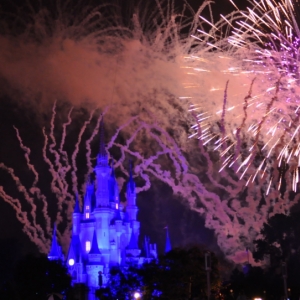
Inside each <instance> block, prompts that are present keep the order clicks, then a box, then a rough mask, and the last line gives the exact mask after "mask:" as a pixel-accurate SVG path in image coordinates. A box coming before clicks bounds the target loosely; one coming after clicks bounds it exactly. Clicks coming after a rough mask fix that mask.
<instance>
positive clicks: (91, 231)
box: [48, 121, 157, 300]
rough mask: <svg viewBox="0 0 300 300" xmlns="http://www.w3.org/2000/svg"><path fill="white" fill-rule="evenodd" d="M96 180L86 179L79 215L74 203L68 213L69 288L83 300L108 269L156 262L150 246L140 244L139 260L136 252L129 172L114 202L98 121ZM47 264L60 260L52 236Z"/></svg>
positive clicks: (114, 188)
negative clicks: (79, 290)
mask: <svg viewBox="0 0 300 300" xmlns="http://www.w3.org/2000/svg"><path fill="white" fill-rule="evenodd" d="M94 171H95V175H96V180H95V182H93V181H92V179H91V178H89V179H88V181H87V184H86V191H85V196H84V200H83V207H82V209H80V206H79V201H78V197H77V195H76V202H75V207H74V212H73V230H72V237H71V243H70V247H69V251H68V254H67V257H66V264H67V266H68V269H69V273H70V274H71V276H72V282H73V284H76V283H84V284H86V285H87V286H88V288H89V297H88V299H89V300H94V299H96V297H95V290H96V289H98V288H99V285H102V286H103V287H105V286H106V285H107V283H108V280H109V270H110V267H112V266H122V265H126V264H128V263H135V264H137V265H141V264H143V263H144V262H146V261H149V260H151V259H153V258H156V257H157V250H156V245H155V244H150V243H149V239H148V238H145V244H144V250H145V251H143V253H144V254H143V255H142V254H141V253H142V251H141V249H139V247H138V243H137V241H138V238H139V234H140V222H139V221H137V213H138V207H137V205H136V187H135V182H134V180H133V178H132V172H131V170H130V176H129V181H128V183H127V190H126V194H127V205H126V207H123V205H122V203H121V202H120V201H119V189H118V184H117V181H116V178H115V174H114V169H113V168H112V167H111V166H110V165H109V163H108V155H107V152H106V149H105V145H104V126H103V121H101V125H100V150H99V154H98V156H97V164H96V166H95V168H94ZM48 258H49V259H64V258H63V254H62V251H61V248H60V246H59V245H58V243H57V239H56V228H55V227H54V230H53V238H52V245H51V250H50V252H49V255H48Z"/></svg>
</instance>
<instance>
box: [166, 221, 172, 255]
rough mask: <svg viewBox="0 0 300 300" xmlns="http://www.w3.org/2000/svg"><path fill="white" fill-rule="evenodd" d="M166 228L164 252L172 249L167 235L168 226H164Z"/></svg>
mask: <svg viewBox="0 0 300 300" xmlns="http://www.w3.org/2000/svg"><path fill="white" fill-rule="evenodd" d="M165 229H166V244H165V253H168V252H169V251H171V250H172V245H171V240H170V236H169V228H168V226H167V227H165Z"/></svg>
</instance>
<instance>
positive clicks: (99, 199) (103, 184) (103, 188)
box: [94, 117, 111, 208]
mask: <svg viewBox="0 0 300 300" xmlns="http://www.w3.org/2000/svg"><path fill="white" fill-rule="evenodd" d="M94 170H95V173H96V178H97V188H96V208H98V207H109V188H108V179H109V176H110V174H111V168H110V166H109V164H108V155H107V152H106V149H105V144H104V124H103V117H102V120H101V122H100V149H99V154H98V156H97V165H96V167H95V169H94Z"/></svg>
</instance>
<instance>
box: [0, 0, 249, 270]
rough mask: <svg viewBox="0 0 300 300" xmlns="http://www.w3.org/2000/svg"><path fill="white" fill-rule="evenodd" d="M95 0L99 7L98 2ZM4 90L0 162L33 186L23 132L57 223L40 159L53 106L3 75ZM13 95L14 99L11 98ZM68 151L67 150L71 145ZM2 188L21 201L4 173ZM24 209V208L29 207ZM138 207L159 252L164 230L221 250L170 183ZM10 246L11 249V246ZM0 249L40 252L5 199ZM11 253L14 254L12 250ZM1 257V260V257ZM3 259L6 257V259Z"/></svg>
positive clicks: (177, 240)
mask: <svg viewBox="0 0 300 300" xmlns="http://www.w3.org/2000/svg"><path fill="white" fill-rule="evenodd" d="M22 2H23V1H22ZM94 2H95V3H97V1H94ZM120 2H122V9H123V10H124V12H125V11H127V10H128V11H130V9H131V8H132V6H133V4H132V1H120ZM175 2H177V3H178V4H180V3H182V2H181V1H179V0H178V1H175ZM228 2H229V1H226V0H216V4H215V5H214V9H215V11H214V13H215V15H218V14H219V13H223V14H227V13H229V12H230V11H231V10H232V5H231V4H230V3H228ZM235 2H236V3H238V2H240V3H241V4H240V7H242V6H241V5H242V4H245V2H246V1H243V0H240V1H235ZM14 3H15V4H16V5H15V6H13V5H10V4H9V5H8V4H7V2H6V1H3V0H2V1H1V4H2V5H1V7H2V10H3V11H5V10H6V11H8V12H12V11H13V10H14V9H16V11H17V10H18V8H19V7H20V6H19V2H18V1H14ZM201 3H202V2H201V1H196V0H193V1H190V4H191V5H192V6H193V7H194V8H195V9H196V8H197V6H198V5H199V4H201ZM0 87H1V93H0V97H1V98H0V139H1V142H0V161H1V162H4V163H5V164H6V165H7V166H9V167H11V168H13V169H14V170H15V172H16V175H17V176H19V177H20V178H21V180H22V181H23V183H24V185H25V186H26V185H28V184H30V182H32V180H33V175H32V173H31V172H30V171H29V170H28V168H27V166H26V162H25V159H24V152H23V151H22V150H21V149H20V146H19V143H18V140H17V138H16V132H15V130H14V128H13V126H15V127H17V128H18V129H19V131H20V135H21V137H22V138H23V140H24V143H25V145H26V146H28V147H29V148H30V149H32V154H31V158H32V163H33V164H34V165H35V166H36V168H37V170H38V172H39V174H40V183H39V186H40V187H41V188H42V189H43V190H44V193H45V195H46V196H47V198H48V203H49V215H50V217H51V220H52V222H53V221H54V219H55V212H54V207H55V199H53V194H52V193H51V191H50V189H49V184H48V183H49V180H50V176H49V174H47V165H45V163H44V162H43V159H42V156H41V149H42V147H43V135H42V128H43V126H46V128H48V130H49V123H50V120H51V109H52V104H51V103H50V104H48V105H44V106H43V109H42V110H40V109H37V107H38V108H39V107H40V106H39V99H38V97H37V99H31V101H30V102H28V101H27V100H25V97H24V96H23V95H22V93H20V92H19V91H18V90H17V89H16V90H14V87H13V86H9V87H8V83H7V82H6V80H5V79H4V78H2V77H1V78H0ZM7 89H9V90H10V92H9V93H7ZM8 94H9V95H8ZM12 94H13V97H11V95H12ZM58 106H59V108H58V118H57V121H56V122H57V123H56V125H58V128H59V125H61V124H62V122H64V121H65V119H64V120H63V118H65V117H66V112H67V111H68V109H69V108H70V105H69V104H68V103H67V102H61V103H60V104H59V105H58ZM75 110H76V115H77V116H78V119H79V120H80V119H84V118H87V117H88V110H87V109H86V108H81V107H79V106H78V107H76V108H75ZM81 125H82V122H81V121H78V122H77V121H76V122H75V124H74V125H73V126H72V128H71V130H70V132H69V134H68V135H69V136H70V139H69V140H68V143H69V144H70V145H72V142H74V138H73V140H72V134H74V136H75V134H78V130H79V128H80V126H81ZM58 131H59V130H58ZM107 131H108V132H107V137H106V138H109V134H110V133H111V132H109V130H107ZM59 134H60V133H58V136H59ZM98 142H99V141H98V140H97V139H95V141H94V146H93V147H94V148H93V151H94V153H93V154H94V155H95V154H96V152H97V145H98ZM67 147H69V146H68V145H67ZM78 163H79V167H80V165H82V164H84V163H83V162H81V161H79V162H78ZM79 173H80V171H79ZM79 177H80V176H79ZM0 185H1V186H4V187H5V190H6V191H7V193H8V194H10V195H12V196H14V197H16V198H18V197H20V195H19V194H18V193H17V192H16V187H15V184H14V183H13V182H12V180H11V179H10V178H9V176H7V173H6V172H4V171H0ZM24 205H25V206H24V207H25V208H26V204H24ZM138 206H139V208H140V212H139V214H138V219H139V220H140V221H141V237H143V236H144V235H145V234H147V235H149V236H150V238H151V241H152V242H156V243H157V244H158V250H159V252H160V253H162V251H163V247H164V238H165V232H164V229H163V228H164V227H165V226H168V227H169V231H170V237H171V242H172V244H173V246H183V245H187V244H193V243H198V244H203V245H205V246H206V247H208V248H211V249H212V250H215V251H219V250H218V246H217V244H216V241H215V238H214V236H213V232H212V231H211V230H208V229H206V228H205V227H204V220H203V219H202V218H201V217H200V216H199V214H198V213H196V212H193V211H191V210H190V209H189V208H188V206H187V205H186V204H185V203H184V201H183V199H181V198H180V197H179V196H175V195H174V194H173V192H172V190H171V189H170V188H169V187H168V186H167V185H165V184H163V183H161V182H159V181H158V180H155V181H154V182H153V184H152V188H151V189H150V190H149V191H147V192H143V193H141V194H139V195H138ZM37 218H38V220H39V221H40V222H43V221H42V220H41V219H40V218H41V217H40V216H37ZM2 245H4V247H2ZM7 245H10V246H9V247H7ZM5 246H6V247H5ZM0 249H2V250H0V253H1V251H4V252H6V253H5V255H8V254H9V253H10V255H9V261H11V260H14V259H15V258H17V257H20V256H21V255H24V254H25V253H27V252H37V248H36V247H35V245H34V244H33V243H32V242H30V241H29V239H28V237H27V236H26V235H25V234H24V233H23V232H22V225H21V224H20V223H19V222H18V221H17V220H16V216H15V212H14V210H13V209H12V208H11V207H10V205H8V204H7V203H5V202H4V201H0ZM11 249H13V250H14V251H11ZM0 257H1V259H3V256H2V255H0ZM4 260H6V259H5V258H4ZM3 263H4V262H2V264H3ZM0 268H1V265H0Z"/></svg>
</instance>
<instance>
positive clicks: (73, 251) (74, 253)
mask: <svg viewBox="0 0 300 300" xmlns="http://www.w3.org/2000/svg"><path fill="white" fill-rule="evenodd" d="M81 254H82V249H81V243H80V239H79V236H78V235H72V238H71V243H70V248H69V253H68V260H69V259H71V258H73V259H74V260H75V262H78V261H79V257H80V256H81Z"/></svg>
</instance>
